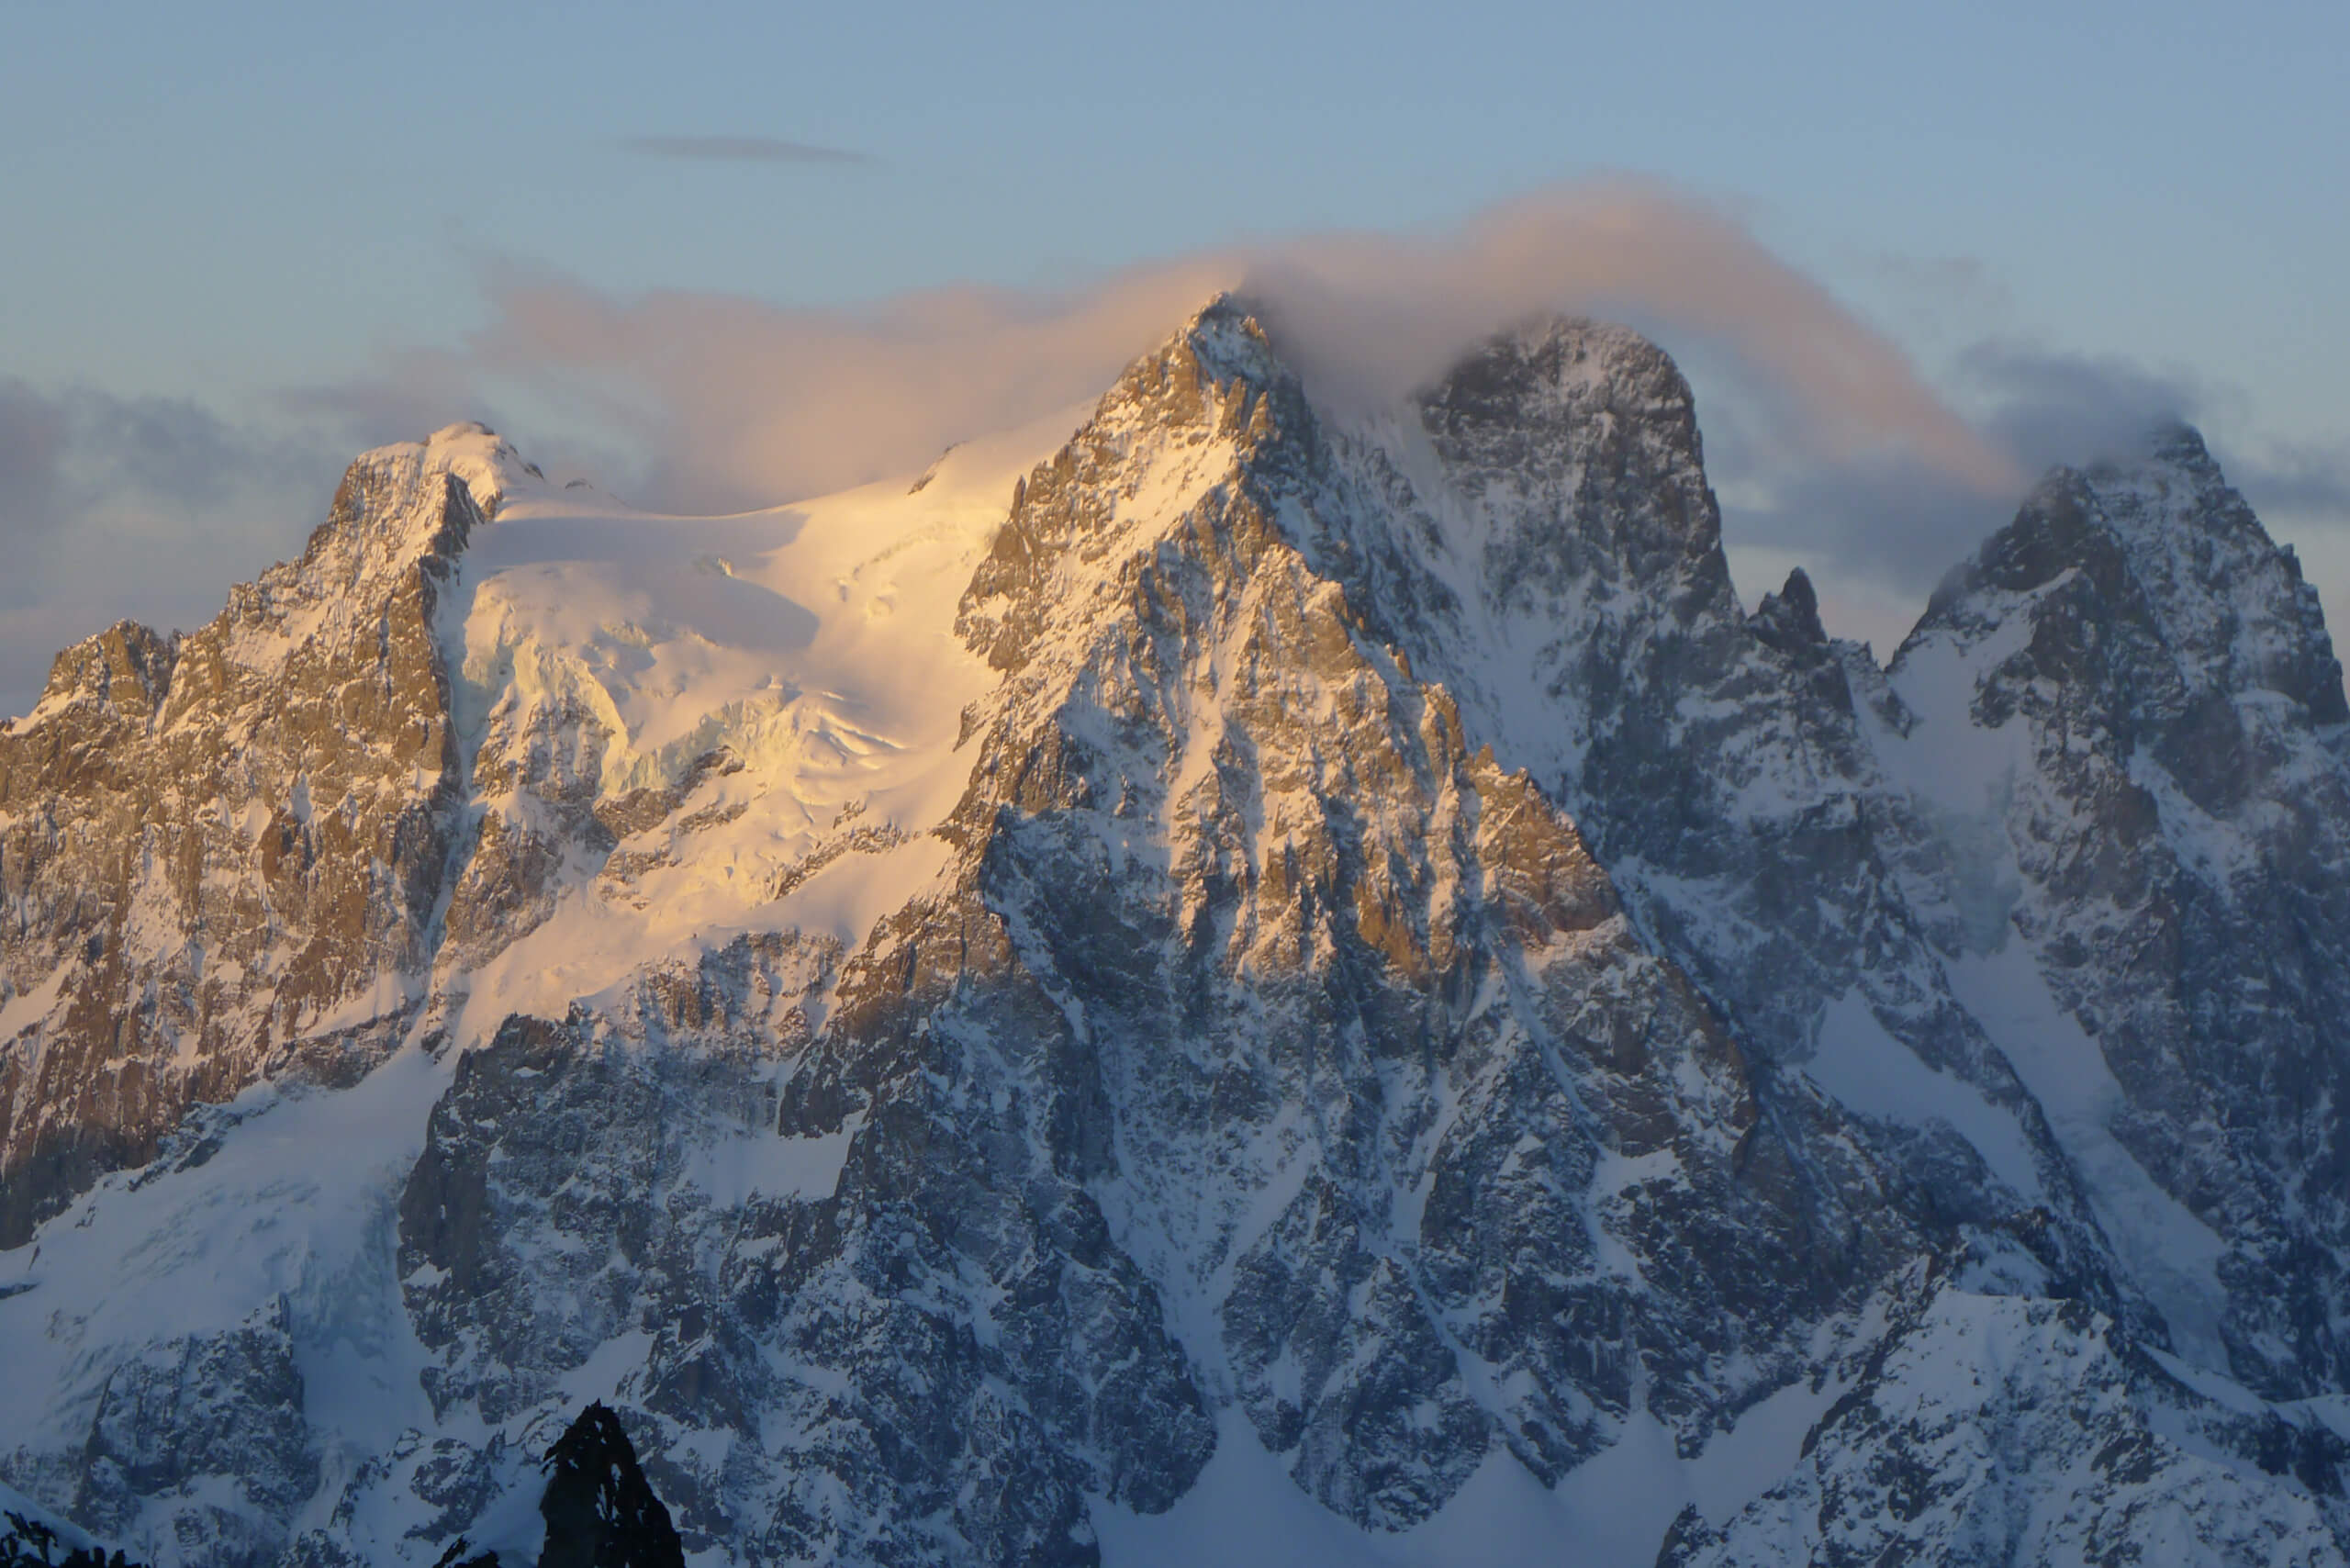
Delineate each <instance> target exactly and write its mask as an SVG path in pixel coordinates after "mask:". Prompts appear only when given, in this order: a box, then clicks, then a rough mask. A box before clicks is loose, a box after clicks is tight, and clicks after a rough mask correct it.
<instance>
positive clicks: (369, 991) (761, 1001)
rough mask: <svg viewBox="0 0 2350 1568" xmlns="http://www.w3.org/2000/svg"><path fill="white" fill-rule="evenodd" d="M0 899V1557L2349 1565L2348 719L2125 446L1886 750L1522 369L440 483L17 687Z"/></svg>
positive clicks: (1631, 455)
mask: <svg viewBox="0 0 2350 1568" xmlns="http://www.w3.org/2000/svg"><path fill="white" fill-rule="evenodd" d="M0 890H5V896H6V925H5V929H4V930H0V1246H4V1247H6V1250H5V1251H0V1368H5V1369H6V1370H5V1372H0V1482H5V1483H6V1486H7V1487H10V1488H13V1489H14V1491H15V1492H16V1493H17V1494H21V1495H23V1497H24V1498H26V1499H28V1506H39V1508H41V1509H44V1510H46V1511H47V1513H46V1515H45V1516H44V1517H48V1518H55V1519H57V1520H59V1521H66V1522H70V1528H72V1529H78V1530H81V1531H86V1532H87V1534H88V1537H89V1538H91V1539H95V1540H103V1541H105V1542H107V1543H109V1545H113V1546H116V1547H118V1548H120V1549H122V1550H125V1551H129V1553H130V1554H131V1555H132V1556H134V1557H136V1558H139V1559H140V1560H142V1561H149V1562H154V1563H156V1564H158V1565H161V1568H176V1565H180V1564H186V1565H191V1568H199V1565H200V1568H262V1565H265V1564H285V1565H288V1568H293V1565H302V1568H330V1565H346V1564H348V1565H359V1564H369V1565H372V1564H387V1565H388V1564H395V1563H413V1564H418V1565H420V1568H423V1565H429V1564H433V1563H436V1562H443V1561H456V1560H460V1559H462V1560H464V1561H468V1562H471V1561H476V1560H477V1559H479V1558H481V1557H483V1556H485V1555H487V1556H489V1557H494V1558H495V1559H496V1560H498V1561H499V1562H507V1563H509V1564H522V1563H528V1562H540V1561H545V1562H555V1561H563V1562H573V1561H578V1562H589V1561H594V1562H606V1561H611V1562H621V1561H626V1562H637V1561H640V1560H641V1561H646V1562H651V1561H654V1560H655V1559H658V1560H660V1561H665V1562H669V1561H677V1560H678V1559H679V1557H680V1556H681V1557H682V1559H683V1560H684V1561H686V1562H692V1563H696V1564H717V1563H728V1562H739V1563H784V1562H811V1563H819V1562H821V1563H834V1564H874V1565H887V1568H899V1565H912V1564H916V1563H922V1564H935V1563H946V1564H957V1565H960V1564H971V1565H977V1564H1069V1565H1090V1564H1095V1563H1108V1564H1111V1565H1112V1568H1123V1565H1126V1564H1135V1565H1148V1564H1162V1563H1170V1564H1171V1563H1176V1562H1202V1561H1214V1562H1227V1563H1232V1564H1236V1565H1238V1564H1251V1563H1275V1562H1281V1563H1291V1562H1325V1563H1332V1564H1347V1563H1360V1564H1366V1565H1368V1564H1372V1563H1381V1564H1392V1563H1403V1564H1431V1565H1433V1564H1460V1563H1473V1562H1574V1563H1578V1564H1598V1565H1612V1564H1626V1565H1638V1568H1649V1565H1651V1564H1672V1565H1675V1568H1729V1565H1732V1564H1740V1565H1760V1564H1766V1563H1773V1564H1775V1563H1819V1564H1853V1565H1859V1564H1894V1563H1932V1564H1947V1565H1950V1568H1992V1565H1999V1568H2007V1565H2018V1568H2020V1565H2026V1564H2030V1565H2046V1568H2057V1565H2060V1564H2075V1563H2080V1562H2112V1563H2123V1562H2129V1563H2142V1564H2180V1565H2186V1564H2211V1563H2221V1564H2243V1565H2245V1568H2250V1565H2253V1564H2260V1565H2269V1564H2295V1565H2303V1568H2319V1565H2323V1564H2336V1563H2340V1562H2344V1560H2345V1556H2346V1555H2350V1502H2345V1499H2344V1484H2345V1482H2350V1120H2345V1116H2344V1106H2345V1105H2350V711H2345V707H2344V690H2343V679H2342V669H2341V666H2339V665H2338V664H2337V663H2336V661H2335V658H2334V655H2333V648H2332V645H2331V644H2330V642H2329V640H2328V637H2327V634H2326V632H2325V628H2324V623H2323V620H2322V616H2321V614H2320V610H2319V606H2318V602H2317V597H2316V594H2315V592H2314V590H2313V589H2312V588H2311V587H2310V586H2309V585H2308V584H2307V583H2306V582H2304V581H2303V580H2302V577H2301V576H2300V570H2299V568H2298V566H2297V565H2296V564H2295V562H2294V559H2293V556H2292V554H2291V553H2290V551H2288V550H2284V549H2280V548H2278V547H2277V546H2276V545H2275V544H2274V543H2271V541H2270V540H2269V539H2268V537H2267V536H2266V533H2265V532H2263V530H2262V528H2261V525H2260V523H2259V521H2257V520H2256V519H2255V517H2254V515H2253V514H2252V512H2251V511H2250V510H2249V509H2248V508H2247V507H2246V506H2245V505H2244V501H2243V499H2242V498H2241V497H2240V496H2238V495H2237V494H2236V493H2235V492H2234V491H2233V490H2232V489H2231V488H2229V487H2228V485H2227V483H2226V481H2225V479H2224V478H2223V477H2222V476H2221V473H2220V470H2219V468H2218V466H2217V465H2215V464H2214V463H2213V461H2212V460H2211V458H2210V454H2209V453H2208V452H2207V451H2206V450H2205V449H2204V446H2203V444H2202V442H2201V441H2200V440H2199V438H2198V437H2197V436H2196V435H2195V434H2194V432H2193V431H2188V430H2186V429H2183V428H2175V429H2167V430H2164V431H2156V432H2154V433H2153V434H2152V435H2151V436H2150V438H2149V440H2148V442H2147V443H2146V444H2145V446H2144V447H2143V450H2142V451H2140V452H2138V453H2136V454H2131V455H2128V456H2127V457H2126V458H2124V459H2121V460H2117V461H2114V462H2111V463H2109V464H2106V465H2099V466H2094V467H2089V468H2086V469H2081V470H2077V471H2076V470H2071V469H2067V470H2061V471H2059V472H2057V473H2054V474H2052V475H2051V476H2048V477H2047V478H2046V480H2045V481H2044V482H2042V484H2041V485H2040V486H2039V487H2038V488H2037V489H2035V490H2034V491H2033V492H2032V494H2031V497H2030V498H2029V499H2028V500H2027V501H2026V502H2025V504H2024V506H2023V508H2022V510H2020V513H2019V514H2018V516H2017V517H2016V519H2015V521H2013V522H2012V523H2010V524H2009V526H2008V527H2006V528H2005V529H2004V530H2002V531H2000V532H1998V533H1997V535H1996V536H1995V537H1993V538H1992V539H1991V540H1990V541H1989V542H1988V543H1986V544H1984V545H1983V547H1982V548H1981V549H1980V550H1978V551H1977V552H1976V553H1975V554H1974V556H1973V557H1971V558H1970V559H1969V560H1967V561H1966V562H1964V563H1963V564H1961V565H1959V566H1957V567H1956V568H1955V569H1954V570H1953V572H1952V573H1951V575H1950V577H1948V578H1947V579H1946V581H1945V582H1944V584H1943V586H1942V588H1941V590H1940V591H1939V592H1937V593H1936V594H1935V596H1934V598H1933V599H1932V602H1931V604H1930V607H1929V609H1928V610H1927V611H1926V614H1925V616H1924V619H1923V620H1922V621H1921V622H1919V626H1918V628H1917V630H1916V632H1915V633H1912V634H1911V635H1910V637H1909V638H1908V641H1907V642H1905V643H1904V644H1902V646H1901V647H1900V649H1899V650H1898V651H1897V653H1896V654H1895V655H1894V656H1893V658H1892V660H1891V662H1890V663H1889V664H1887V665H1880V664H1879V662H1878V661H1877V660H1876V659H1875V658H1874V656H1873V655H1871V653H1870V651H1869V650H1867V649H1865V648H1863V647H1861V646H1858V645H1856V644H1850V643H1844V642H1839V641H1836V640H1834V639H1832V638H1830V636H1829V635H1828V634H1827V633H1825V631H1824V630H1823V629H1822V626H1821V623H1820V620H1819V616H1818V605H1817V603H1816V600H1815V599H1814V596H1813V593H1812V590H1811V588H1810V585H1809V584H1808V583H1807V581H1806V580H1805V579H1804V577H1802V575H1801V574H1799V573H1798V574H1797V575H1796V576H1795V577H1792V578H1791V579H1790V580H1789V581H1788V582H1787V583H1786V584H1785V586H1784V587H1783V588H1780V589H1779V590H1778V591H1776V592H1774V593H1771V594H1768V595H1766V596H1764V598H1763V599H1762V601H1761V603H1760V604H1759V605H1758V606H1756V607H1754V608H1753V609H1752V610H1748V609H1747V608H1746V607H1745V606H1743V605H1742V604H1741V602H1740V599H1739V597H1738V595H1737V593H1736V591H1735V589H1734V588H1733V586H1732V583H1731V579H1730V574H1729V566H1728V563H1727V561H1726V558H1725V556H1724V554H1723V550H1722V541H1721V530H1720V519H1719V513H1718V508H1717V506H1716V503H1715V499H1714V495H1713V492H1712V490H1711V489H1710V487H1708V484H1707V477H1706V472H1705V467H1704V461H1703V451H1702V443H1701V441H1700V437H1699V432H1698V427H1697V421H1696V414H1695V407H1694V404H1693V401H1692V398H1691V397H1690V393H1689V388H1688V386H1687V384H1686V383H1685V382H1684V380H1683V378H1682V376H1681V375H1680V373H1679V372H1678V371H1677V370H1676V369H1675V367H1674V366H1673V364H1672V362H1671V361H1670V360H1669V359H1668V358H1667V357H1666V356H1665V355H1664V354H1663V353H1662V352H1660V351H1659V350H1658V349H1657V348H1656V347H1654V346H1653V345H1652V344H1651V343H1649V342H1646V341H1644V340H1642V339H1641V338H1639V337H1638V336H1637V335H1635V334H1633V333H1630V332H1628V331H1625V330H1620V329H1617V328H1612V327H1606V326H1602V325H1595V324H1593V323H1589V322H1584V321H1578V320H1567V319H1553V320H1541V321H1537V322H1532V323H1529V324H1527V325H1524V326H1522V327H1520V328H1518V329H1516V330H1512V331H1510V332H1507V333H1505V334H1503V335H1501V336H1499V337H1497V338H1495V339H1494V340H1493V341H1491V342H1487V343H1484V344H1483V345H1482V346H1480V347H1478V348H1477V349H1475V351H1474V352H1472V353H1469V354H1468V355H1467V356H1465V357H1464V358H1462V359H1461V360H1460V363H1459V364H1457V365H1456V366H1455V367H1454V368H1453V369H1452V370H1451V371H1450V372H1449V374H1447V375H1444V376H1443V377H1441V378H1440V379H1439V380H1438V381H1437V382H1436V383H1435V384H1433V385H1431V386H1427V387H1425V388H1424V389H1422V390H1421V391H1420V392H1418V393H1417V394H1416V395H1415V396H1414V397H1412V398H1408V399H1406V400H1404V401H1403V402H1401V403H1399V404H1397V405H1395V406H1393V407H1391V408H1388V409H1384V410H1380V411H1374V412H1364V411H1362V410H1360V409H1353V408H1351V407H1349V408H1347V409H1340V408H1338V407H1337V406H1335V405H1326V404H1324V403H1322V402H1320V401H1318V400H1317V399H1316V398H1315V396H1313V395H1312V393H1311V392H1310V391H1309V388H1308V386H1307V384H1306V382H1305V381H1304V379H1303V378H1302V377H1301V375H1300V374H1299V373H1298V371H1297V370H1296V369H1295V368H1294V366H1293V365H1292V364H1291V363H1290V362H1289V361H1288V360H1286V359H1285V358H1284V356H1283V353H1282V349H1281V342H1280V340H1279V338H1278V336H1277V335H1269V334H1268V332H1267V331H1266V330H1265V329H1264V328H1263V327H1262V326H1261V325H1260V324H1259V320H1258V319H1256V318H1255V317H1254V316H1252V314H1251V313H1250V310H1249V308H1248V306H1247V305H1246V304H1245V303H1244V302H1241V301H1237V300H1234V299H1230V298H1220V299H1218V300H1216V301H1214V302H1213V303H1211V304H1210V305H1209V306H1208V307H1207V308H1204V309H1203V311H1202V312H1201V313H1200V314H1199V315H1198V316H1197V317H1196V318H1194V319H1192V320H1191V321H1189V322H1187V323H1185V324H1184V325H1183V326H1182V327H1181V330H1178V331H1177V332H1175V333H1174V335H1173V336H1172V337H1170V338H1169V340H1168V341H1167V342H1165V343H1164V344H1163V345H1161V346H1160V347H1159V348H1158V349H1157V350H1156V351H1155V352H1153V353H1149V354H1147V355H1145V356H1144V357H1143V358H1141V359H1140V360H1138V361H1136V363H1135V364H1133V365H1131V366H1130V367H1129V368H1128V369H1127V370H1126V372H1125V374H1124V375H1123V376H1122V377H1121V378H1120V379H1119V380H1118V382H1117V383H1116V385H1115V386H1112V387H1111V388H1109V390H1108V391H1107V392H1106V393H1105V394H1104V395H1103V396H1102V398H1101V399H1100V400H1099V401H1098V402H1097V403H1096V404H1094V405H1092V406H1091V407H1089V408H1085V409H1071V410H1069V412H1068V413H1067V415H1066V416H1065V417H1062V418H1058V419H1056V420H1046V421H1044V422H1042V423H1040V424H1038V425H1036V426H1033V427H1030V428H1027V429H1024V430H1019V431H1007V432H1003V433H1002V434H1000V435H997V436H994V437H990V438H986V439H982V440H979V441H975V442H967V443H965V444H963V445H961V446H958V447H957V448H955V449H953V450H952V451H951V452H950V453H948V454H946V456H945V457H944V458H942V459H941V460H940V461H939V462H938V463H937V464H935V465H932V467H931V468H930V469H929V470H928V471H926V472H925V473H924V474H923V476H921V477H920V478H919V479H911V477H910V478H908V479H901V480H898V481H895V482H892V483H888V484H881V485H875V486H869V487H865V488H862V489H858V490H853V491H849V492H846V493H844V494H842V495H837V496H831V497H823V498H816V499H813V500H807V501H802V502H800V503H796V504H794V505H791V506H788V507H782V508H778V509H776V510H771V511H767V512H755V513H750V514H745V515H743V516H736V517H730V518H723V519H690V518H673V517H660V516H653V515H647V514H643V513H638V512H633V511H631V510H627V509H625V508H622V507H620V506H618V505H616V504H613V503H610V502H609V501H606V500H603V499H601V498H599V494H598V493H597V492H595V491H593V490H584V489H577V488H557V487H553V486H550V485H549V484H547V483H546V482H545V480H544V479H543V477H542V476H540V475H539V473H538V472H537V470H535V469H533V468H532V467H531V466H530V465H528V464H526V463H524V462H523V461H522V460H521V459H520V457H519V456H518V455H517V454H516V453H515V452H514V450H513V449H512V448H511V447H509V445H507V444H506V443H505V442H502V441H500V440H499V439H498V438H497V437H495V436H493V435H491V434H490V433H489V432H487V431H484V430H481V429H479V428H478V427H471V426H460V427H453V428H451V429H449V430H445V431H441V432H440V433H439V434H437V435H435V436H433V437H432V438H431V440H429V441H427V442H422V443H420V444H416V445H408V446H397V447H390V448H386V449H383V450H381V451H377V452H374V453H370V454H367V455H365V456H364V457H362V458H361V459H360V460H359V462H358V463H357V464H355V465H353V468H352V470H351V472H350V475H349V476H348V477H347V478H346V479H345V480H344V482H343V485H342V487H341V491H340V492H339V493H338V495H337V496H336V498H335V500H334V503H333V506H332V508H331V510H330V513H329V515H328V519H327V521H326V522H325V523H324V524H323V525H322V526H321V527H320V528H319V531H318V532H317V533H316V534H315V535H314V536H313V538H312V540H311V542H310V543H309V546H308V549H307V550H306V551H305V552H304V553H303V555H302V557H301V558H300V559H299V560H297V561H295V562H293V563H290V564H288V565H285V566H278V567H274V568H273V569H272V570H271V571H269V572H268V573H266V574H264V575H263V577H261V578H260V579H259V580H258V581H256V582H255V583H253V584H252V585H251V586H250V587H247V588H240V589H239V590H237V592H236V593H235V594H234V595H233V596H232V597H231V599H230V601H229V605H228V607H227V609H226V610H223V611H222V613H221V615H220V616H219V618H218V619H217V620H216V621H214V622H211V623H210V624H209V625H207V626H205V627H204V628H202V629H200V630H198V631H196V632H195V633H188V634H186V635H179V634H174V635H173V636H170V637H165V636H162V635H161V634H158V633H155V632H152V631H150V630H149V629H147V628H145V627H141V626H137V625H132V624H129V623H125V624H122V625H119V626H117V627H115V628H113V629H112V630H110V631H107V632H105V633H100V634H99V635H97V636H95V637H93V638H92V639H90V640H89V641H87V642H85V643H83V644H79V645H77V646H75V647H73V648H71V649H68V650H67V651H66V652H65V653H63V654H62V655H59V657H58V660H57V663H56V666H55V668H54V670H53V671H52V673H51V675H50V680H49V683H48V686H47V689H45V691H44V692H43V693H42V695H41V698H40V700H39V705H38V706H37V707H36V708H35V709H34V710H33V711H31V712H30V713H29V714H28V715H26V716H24V717H22V718H20V719H17V720H16V721H14V722H11V723H9V724H7V725H6V727H5V729H0ZM583 1408H586V1409H587V1410H588V1414H587V1415H584V1416H583V1415H579V1414H578V1413H579V1412H580V1411H581V1410H582V1409H583ZM623 1453H624V1454H626V1455H627V1456H628V1457H627V1459H626V1462H625V1463H622V1462H621V1460H620V1459H618V1458H615V1457H610V1456H614V1455H620V1454H623ZM583 1455H585V1456H587V1457H585V1458H583V1457H582V1456H583ZM598 1456H604V1457H598ZM550 1473H555V1474H556V1476H557V1479H558V1481H560V1482H561V1483H562V1484H561V1485H560V1486H557V1485H551V1484H550V1483H549V1481H548V1479H547V1478H548V1476H549V1474H550ZM558 1492H560V1493H561V1497H560V1499H559V1504H560V1506H558V1498H557V1494H558ZM543 1498H544V1499H546V1500H547V1501H546V1504H545V1506H544V1507H542V1499H543ZM61 1528H64V1527H61ZM599 1530H600V1531H601V1532H602V1533H601V1534H600V1535H599V1533H598V1532H599ZM672 1530H673V1533H670V1532H672ZM623 1537H624V1538H625V1539H624V1540H623ZM73 1539H75V1540H80V1539H82V1538H81V1537H78V1536H76V1537H73Z"/></svg>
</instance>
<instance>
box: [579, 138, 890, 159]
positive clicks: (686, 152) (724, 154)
mask: <svg viewBox="0 0 2350 1568" xmlns="http://www.w3.org/2000/svg"><path fill="white" fill-rule="evenodd" d="M621 148H622V149H624V150H625V151H630V152H635V153H641V154H643V156H645V157H648V158H684V159H690V160H697V161H699V162H711V163H864V164H871V163H878V162H880V160H879V159H878V158H876V157H875V156H874V155H873V154H872V153H870V152H858V151H853V150H852V149H849V148H845V147H820V146H817V145H815V144H814V143H812V142H807V141H782V140H778V139H776V138H775V137H772V136H632V137H630V138H628V139H627V140H624V141H622V142H621Z"/></svg>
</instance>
